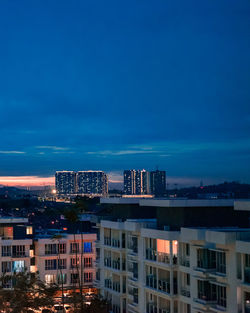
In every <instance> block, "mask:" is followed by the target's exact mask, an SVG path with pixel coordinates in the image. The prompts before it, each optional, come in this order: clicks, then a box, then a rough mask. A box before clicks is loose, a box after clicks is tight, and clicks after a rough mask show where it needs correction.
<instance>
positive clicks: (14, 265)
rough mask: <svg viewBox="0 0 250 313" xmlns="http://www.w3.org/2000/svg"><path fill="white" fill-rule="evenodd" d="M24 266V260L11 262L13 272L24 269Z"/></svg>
mask: <svg viewBox="0 0 250 313" xmlns="http://www.w3.org/2000/svg"><path fill="white" fill-rule="evenodd" d="M24 268H25V264H24V261H22V260H21V261H13V262H12V270H13V272H17V273H18V272H22V271H24Z"/></svg>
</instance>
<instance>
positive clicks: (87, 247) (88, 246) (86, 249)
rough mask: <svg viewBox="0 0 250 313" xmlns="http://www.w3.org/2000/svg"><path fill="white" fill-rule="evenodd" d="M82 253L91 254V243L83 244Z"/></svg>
mask: <svg viewBox="0 0 250 313" xmlns="http://www.w3.org/2000/svg"><path fill="white" fill-rule="evenodd" d="M83 252H84V253H91V252H92V242H84V244H83Z"/></svg>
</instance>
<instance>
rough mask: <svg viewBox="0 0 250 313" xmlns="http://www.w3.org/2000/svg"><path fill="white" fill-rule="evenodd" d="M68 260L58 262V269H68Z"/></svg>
mask: <svg viewBox="0 0 250 313" xmlns="http://www.w3.org/2000/svg"><path fill="white" fill-rule="evenodd" d="M66 261H67V260H66V259H59V260H58V269H61V270H63V269H66V268H67V263H66Z"/></svg>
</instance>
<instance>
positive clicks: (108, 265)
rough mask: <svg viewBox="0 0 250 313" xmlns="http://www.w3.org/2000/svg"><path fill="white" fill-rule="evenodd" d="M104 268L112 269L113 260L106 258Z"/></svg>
mask: <svg viewBox="0 0 250 313" xmlns="http://www.w3.org/2000/svg"><path fill="white" fill-rule="evenodd" d="M104 266H105V267H111V258H104Z"/></svg>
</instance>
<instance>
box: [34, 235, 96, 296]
mask: <svg viewBox="0 0 250 313" xmlns="http://www.w3.org/2000/svg"><path fill="white" fill-rule="evenodd" d="M44 237H45V238H44ZM46 237H47V238H46ZM95 240H96V234H82V235H80V234H76V235H72V234H62V236H56V237H55V239H51V237H48V236H40V237H37V238H36V239H35V257H36V266H37V269H38V270H39V275H40V278H41V279H42V280H43V281H45V282H46V283H59V284H60V283H61V282H62V281H63V284H64V286H65V289H66V290H67V289H71V288H72V287H75V288H78V284H79V280H80V281H81V282H82V286H83V289H88V288H92V286H93V280H94V279H95V266H94V264H95Z"/></svg>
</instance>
